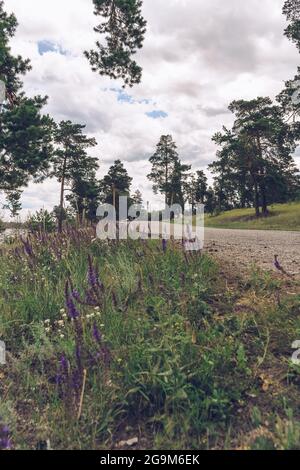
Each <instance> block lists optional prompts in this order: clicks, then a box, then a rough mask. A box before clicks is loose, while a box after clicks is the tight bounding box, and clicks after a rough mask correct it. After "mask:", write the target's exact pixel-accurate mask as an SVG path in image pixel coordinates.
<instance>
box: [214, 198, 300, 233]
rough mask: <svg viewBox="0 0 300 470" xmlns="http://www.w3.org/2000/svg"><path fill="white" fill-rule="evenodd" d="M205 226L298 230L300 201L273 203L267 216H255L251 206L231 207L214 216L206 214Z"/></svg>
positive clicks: (299, 227)
mask: <svg viewBox="0 0 300 470" xmlns="http://www.w3.org/2000/svg"><path fill="white" fill-rule="evenodd" d="M205 226H206V227H212V228H229V229H231V228H233V229H248V230H288V231H290V230H291V231H294V230H295V231H300V203H299V202H290V203H288V204H274V205H272V206H271V207H270V213H269V216H268V217H260V218H256V217H255V214H254V212H253V208H249V209H233V210H231V211H225V212H222V213H221V214H219V215H216V216H209V215H207V216H206V218H205Z"/></svg>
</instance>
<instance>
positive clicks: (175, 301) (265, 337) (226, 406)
mask: <svg viewBox="0 0 300 470" xmlns="http://www.w3.org/2000/svg"><path fill="white" fill-rule="evenodd" d="M0 259H1V269H0V312H1V313H0V338H1V339H3V340H4V341H5V343H6V348H7V355H6V358H7V364H6V365H0V417H1V418H0V448H1V447H2V448H12V449H36V448H44V447H45V446H51V448H53V449H116V448H119V449H124V448H129V447H130V448H133V449H137V448H139V449H232V448H234V449H237V448H239V449H295V448H299V447H300V424H299V410H300V406H299V405H300V397H299V393H298V390H299V383H300V375H299V372H300V368H299V366H297V365H295V364H293V363H292V361H291V357H292V353H293V351H292V349H291V345H292V343H293V342H294V341H295V340H296V339H299V338H300V321H299V308H300V289H299V283H298V284H297V282H296V281H293V280H291V279H288V280H287V279H282V278H280V277H278V276H277V277H276V275H274V274H270V273H263V272H259V271H257V270H254V271H253V272H251V273H249V278H248V279H240V278H239V277H238V276H237V275H236V274H235V277H233V276H232V274H231V273H230V267H229V266H225V265H224V266H218V265H217V263H216V262H215V261H214V260H213V259H212V258H210V257H208V256H207V255H206V254H203V253H200V252H196V253H188V252H185V251H184V250H183V248H182V246H181V245H179V244H175V243H172V242H171V241H170V242H167V243H162V242H161V241H149V242H148V241H126V242H125V241H124V242H119V243H118V242H103V241H99V240H97V239H95V232H94V229H93V228H90V229H82V230H75V229H68V230H66V231H65V232H63V233H62V234H45V233H41V234H34V235H29V236H28V238H26V239H25V238H23V239H12V240H10V241H7V242H6V244H5V245H2V247H1V258H0Z"/></svg>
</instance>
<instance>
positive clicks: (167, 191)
mask: <svg viewBox="0 0 300 470" xmlns="http://www.w3.org/2000/svg"><path fill="white" fill-rule="evenodd" d="M149 161H150V163H151V165H152V170H151V173H150V174H149V175H148V178H149V180H150V181H152V182H153V191H154V193H155V194H157V193H158V192H160V193H161V194H164V196H165V203H166V204H168V205H170V204H171V200H172V194H173V188H172V182H173V178H174V175H175V173H176V168H177V167H178V164H179V158H178V153H177V146H176V143H175V142H174V141H173V138H172V136H171V135H162V136H161V138H160V141H159V143H158V144H157V146H156V152H155V153H154V155H152V157H151V158H150V160H149Z"/></svg>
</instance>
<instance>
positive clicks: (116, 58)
mask: <svg viewBox="0 0 300 470" xmlns="http://www.w3.org/2000/svg"><path fill="white" fill-rule="evenodd" d="M93 2H94V6H95V15H97V16H101V17H102V18H103V22H102V23H101V24H100V25H99V26H97V27H96V28H95V31H96V33H100V34H101V35H105V41H106V44H105V45H103V44H101V43H100V41H97V43H96V46H97V49H96V50H91V51H89V52H85V56H86V57H87V59H88V60H89V62H90V64H91V66H92V70H93V71H94V72H99V73H100V75H108V76H109V77H110V78H113V79H117V78H121V79H122V80H123V81H124V84H125V86H126V85H129V86H133V85H134V84H136V83H140V81H141V76H142V69H141V67H140V66H139V65H138V64H137V63H136V61H135V60H133V58H132V57H133V56H134V54H136V52H137V50H138V49H140V48H142V46H143V41H144V35H145V32H146V24H147V23H146V21H145V20H144V18H143V16H142V12H141V9H142V1H141V0H93Z"/></svg>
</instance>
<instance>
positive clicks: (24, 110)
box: [0, 1, 53, 213]
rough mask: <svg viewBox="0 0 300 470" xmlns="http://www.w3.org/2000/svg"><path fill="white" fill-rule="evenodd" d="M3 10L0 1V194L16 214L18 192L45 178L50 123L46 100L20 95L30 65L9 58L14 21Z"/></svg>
mask: <svg viewBox="0 0 300 470" xmlns="http://www.w3.org/2000/svg"><path fill="white" fill-rule="evenodd" d="M3 6H4V4H3V2H2V1H1V2H0V80H2V81H3V82H4V83H5V86H6V101H5V102H4V104H3V105H2V107H1V112H0V191H3V192H5V193H6V194H8V207H9V208H10V207H12V209H13V212H14V213H15V212H16V211H17V210H18V208H19V207H18V203H16V201H17V197H16V195H17V194H18V190H19V188H22V187H23V186H26V185H27V184H28V182H29V180H30V179H31V178H34V179H35V180H39V181H40V180H41V179H43V178H44V177H45V176H46V172H47V170H48V168H49V158H50V156H51V152H52V145H51V132H52V125H53V123H52V120H51V119H50V117H49V116H44V115H42V108H43V106H44V105H45V104H46V101H47V99H46V98H41V97H40V96H36V97H34V98H30V99H29V98H27V97H26V96H25V94H24V93H23V92H22V81H21V79H20V75H24V74H25V73H26V72H27V71H28V70H30V64H29V61H28V60H23V59H22V57H20V56H17V57H15V56H13V55H12V54H11V50H10V47H9V41H10V40H11V38H13V36H14V35H15V32H16V28H17V20H16V18H15V16H14V15H13V14H11V15H8V14H7V13H6V12H5V11H4V9H3ZM12 202H13V203H12ZM14 202H15V203H14ZM17 202H18V201H17ZM11 203H12V204H11Z"/></svg>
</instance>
